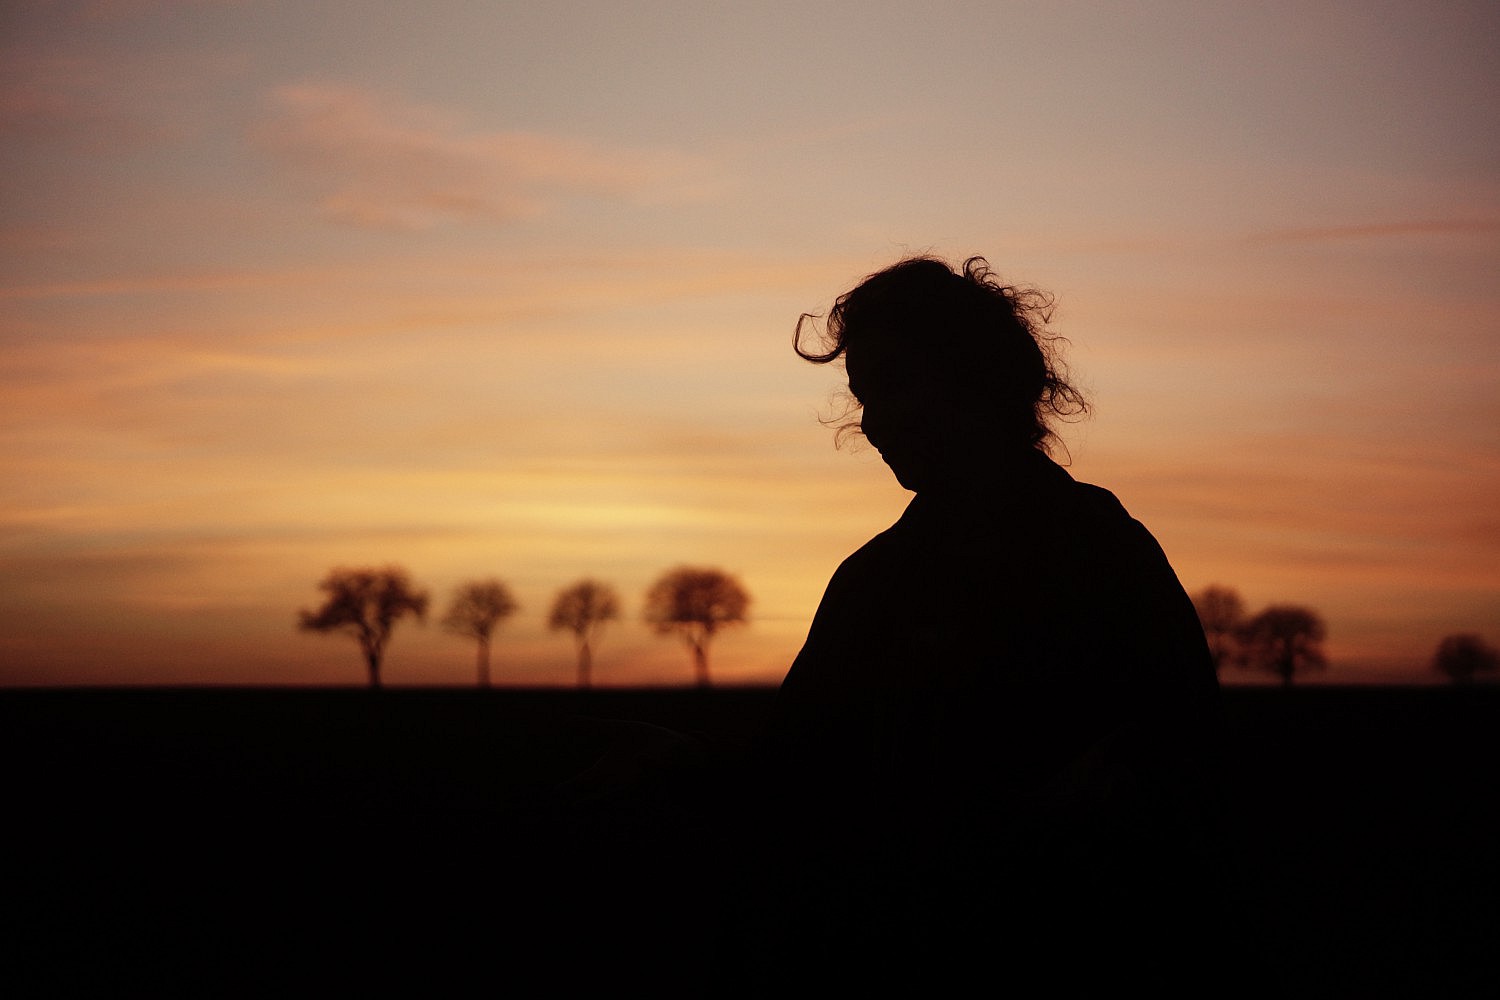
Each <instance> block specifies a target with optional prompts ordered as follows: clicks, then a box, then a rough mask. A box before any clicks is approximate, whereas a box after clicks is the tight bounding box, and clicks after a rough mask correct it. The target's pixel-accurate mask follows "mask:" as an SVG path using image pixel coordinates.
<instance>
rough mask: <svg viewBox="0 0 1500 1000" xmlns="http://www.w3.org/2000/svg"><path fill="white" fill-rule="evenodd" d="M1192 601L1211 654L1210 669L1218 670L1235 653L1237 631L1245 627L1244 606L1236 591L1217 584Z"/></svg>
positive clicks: (1194, 596)
mask: <svg viewBox="0 0 1500 1000" xmlns="http://www.w3.org/2000/svg"><path fill="white" fill-rule="evenodd" d="M1192 600H1193V607H1194V608H1195V609H1196V610H1197V612H1198V621H1199V622H1200V623H1201V624H1202V625H1203V634H1204V636H1205V637H1206V638H1207V639H1208V648H1209V652H1211V653H1212V654H1213V658H1214V669H1215V670H1218V669H1219V668H1220V667H1222V666H1223V665H1224V663H1225V662H1226V661H1228V660H1230V659H1232V658H1233V656H1234V655H1235V653H1236V652H1237V648H1236V647H1237V646H1238V644H1239V631H1240V628H1241V627H1242V626H1243V625H1244V624H1245V602H1244V601H1243V600H1242V599H1241V598H1240V595H1239V591H1237V590H1234V589H1233V588H1231V587H1224V586H1221V585H1219V584H1210V585H1209V586H1207V587H1204V588H1203V589H1202V590H1200V591H1198V592H1197V593H1196V594H1194V595H1193V597H1192Z"/></svg>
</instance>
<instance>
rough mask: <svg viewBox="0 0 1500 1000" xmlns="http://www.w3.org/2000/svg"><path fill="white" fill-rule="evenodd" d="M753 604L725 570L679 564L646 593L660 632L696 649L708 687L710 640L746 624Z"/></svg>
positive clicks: (699, 673)
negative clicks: (673, 635)
mask: <svg viewBox="0 0 1500 1000" xmlns="http://www.w3.org/2000/svg"><path fill="white" fill-rule="evenodd" d="M749 607H750V595H749V594H748V593H747V592H746V591H745V588H744V587H743V586H742V585H741V584H740V582H739V581H738V580H736V579H735V578H734V577H732V576H730V575H729V574H728V573H725V572H724V571H723V570H720V569H711V568H703V567H695V566H679V567H677V568H676V569H673V570H670V571H668V572H667V573H665V574H663V575H662V577H661V578H660V579H659V580H657V581H656V583H654V584H652V586H651V589H650V590H648V591H647V592H646V605H645V612H644V617H645V619H646V621H647V623H649V624H650V625H651V626H652V628H654V629H655V630H656V632H657V633H658V634H660V635H668V634H671V633H673V632H676V633H677V634H679V635H681V636H682V638H683V640H684V641H685V642H686V643H687V645H688V648H689V649H690V650H692V655H693V668H694V673H695V676H696V678H697V681H698V683H699V684H700V685H705V686H706V685H707V684H708V683H709V674H708V644H709V642H710V641H711V640H712V639H713V637H714V635H715V634H716V633H717V632H719V630H720V629H723V628H725V627H727V626H730V625H739V624H742V623H744V621H745V615H746V611H747V610H748V609H749Z"/></svg>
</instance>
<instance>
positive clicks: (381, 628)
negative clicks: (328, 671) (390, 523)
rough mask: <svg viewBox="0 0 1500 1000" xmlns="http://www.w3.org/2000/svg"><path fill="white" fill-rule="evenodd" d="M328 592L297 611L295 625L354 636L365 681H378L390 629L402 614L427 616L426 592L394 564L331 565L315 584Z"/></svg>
mask: <svg viewBox="0 0 1500 1000" xmlns="http://www.w3.org/2000/svg"><path fill="white" fill-rule="evenodd" d="M318 589H319V590H322V591H324V592H325V593H326V594H327V595H328V596H327V598H326V599H325V600H324V601H323V606H322V607H321V608H318V609H317V610H316V611H306V610H303V611H299V612H298V613H297V627H298V628H300V629H304V630H306V631H309V632H344V633H347V634H349V635H352V636H354V638H355V640H356V641H357V642H358V643H359V648H360V652H362V653H364V656H365V664H366V666H367V667H368V668H369V672H370V687H372V688H378V687H380V664H381V660H382V659H383V658H384V656H385V646H386V643H387V642H389V641H390V638H391V630H392V629H393V628H395V627H396V623H397V622H398V621H400V620H401V619H402V618H404V617H406V616H407V615H414V616H416V618H417V620H418V621H421V620H423V619H425V618H426V616H427V593H426V592H425V591H422V590H418V589H417V588H416V587H415V586H413V585H412V582H411V577H410V576H409V575H408V574H407V572H406V570H404V569H402V568H401V567H400V566H386V567H383V568H369V567H361V568H357V569H343V568H340V569H334V570H330V571H329V573H328V575H327V576H326V577H324V578H323V580H322V582H321V583H319V584H318Z"/></svg>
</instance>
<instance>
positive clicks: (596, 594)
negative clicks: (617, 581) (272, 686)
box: [547, 580, 620, 688]
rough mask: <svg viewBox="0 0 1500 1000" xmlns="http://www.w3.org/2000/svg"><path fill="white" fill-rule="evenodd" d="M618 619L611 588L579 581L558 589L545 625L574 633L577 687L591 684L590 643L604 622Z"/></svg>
mask: <svg viewBox="0 0 1500 1000" xmlns="http://www.w3.org/2000/svg"><path fill="white" fill-rule="evenodd" d="M618 617H620V598H619V596H618V595H617V594H616V593H615V591H614V588H613V587H611V586H610V585H609V584H607V583H599V582H598V581H596V580H579V581H578V582H577V583H575V584H573V585H572V586H570V587H565V588H563V590H561V591H560V592H559V593H558V595H557V599H556V600H555V601H554V602H553V604H552V614H551V615H549V616H548V618H547V626H548V628H550V629H552V630H553V631H554V632H556V631H561V630H566V631H569V632H572V633H573V638H574V640H575V641H576V642H577V644H578V686H579V687H585V688H586V687H588V686H589V685H590V683H592V676H591V674H592V670H593V644H594V641H595V640H596V639H597V638H598V636H599V633H600V631H601V630H602V629H603V628H604V625H605V623H606V622H610V621H613V620H614V619H616V618H618Z"/></svg>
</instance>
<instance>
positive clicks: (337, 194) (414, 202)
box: [253, 83, 706, 228]
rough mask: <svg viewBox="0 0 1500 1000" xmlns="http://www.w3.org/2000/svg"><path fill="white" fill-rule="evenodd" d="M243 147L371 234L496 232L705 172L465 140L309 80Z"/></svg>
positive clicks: (412, 110)
mask: <svg viewBox="0 0 1500 1000" xmlns="http://www.w3.org/2000/svg"><path fill="white" fill-rule="evenodd" d="M253 138H254V140H255V141H256V142H257V143H258V144H259V145H260V146H262V147H263V148H265V149H267V150H269V151H271V152H273V153H274V154H276V155H278V156H280V157H282V158H283V159H284V160H286V161H287V162H289V163H291V164H293V165H295V166H296V167H298V168H300V169H301V170H302V171H304V172H305V173H307V174H309V175H311V176H312V177H314V178H315V179H316V180H317V181H318V182H319V183H320V184H321V185H322V186H323V187H324V188H325V189H326V193H324V194H323V196H322V198H321V201H320V208H321V210H322V212H323V213H324V214H325V215H326V216H328V217H329V218H331V219H335V220H337V221H339V222H345V223H350V224H354V225H360V226H369V227H380V228H428V227H431V226H433V225H436V224H438V223H441V222H445V221H454V220H466V221H485V222H491V223H502V224H503V223H508V222H513V221H515V220H517V219H521V218H525V217H528V216H533V215H536V214H539V213H541V212H543V211H545V210H546V208H547V207H548V206H549V205H550V204H552V203H553V202H554V201H555V200H556V199H558V198H561V197H566V196H570V195H597V196H604V197H616V198H618V197H626V196H631V195H637V194H643V193H646V192H647V191H648V190H650V189H652V188H655V187H657V186H660V185H662V184H665V183H668V182H672V181H681V180H685V179H688V178H690V177H692V176H694V175H698V174H701V173H702V172H703V171H704V169H705V168H706V163H705V161H703V160H702V159H701V158H698V157H694V156H691V155H688V154H685V153H681V152H676V151H670V150H640V149H621V148H610V147H606V146H604V145H602V144H599V143H595V142H590V141H587V140H583V139H576V138H567V137H560V136H552V135H543V134H539V133H534V132H522V131H501V132H492V131H491V132H486V131H469V130H466V129H465V128H464V126H463V124H462V123H461V122H460V121H459V119H458V118H457V117H456V116H454V115H452V114H450V113H448V112H446V111H443V110H441V109H438V108H434V107H431V106H426V105H419V104H413V103H409V102H404V101H399V100H393V99H388V98H383V97H378V96H376V95H374V94H371V93H369V92H366V91H364V90H360V89H357V88H353V87H344V86H335V85H328V84H316V83H308V84H298V85H292V86H285V87H280V88H277V89H276V90H275V91H273V92H272V94H271V95H270V101H269V112H268V114H267V116H266V118H265V119H264V120H262V121H261V122H260V123H259V124H258V125H257V127H256V128H255V130H254V135H253Z"/></svg>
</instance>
